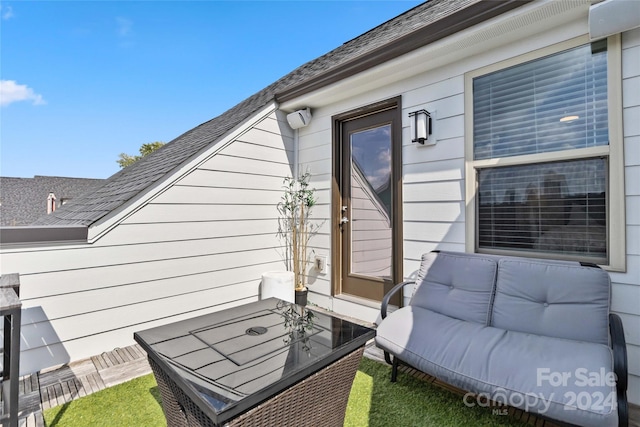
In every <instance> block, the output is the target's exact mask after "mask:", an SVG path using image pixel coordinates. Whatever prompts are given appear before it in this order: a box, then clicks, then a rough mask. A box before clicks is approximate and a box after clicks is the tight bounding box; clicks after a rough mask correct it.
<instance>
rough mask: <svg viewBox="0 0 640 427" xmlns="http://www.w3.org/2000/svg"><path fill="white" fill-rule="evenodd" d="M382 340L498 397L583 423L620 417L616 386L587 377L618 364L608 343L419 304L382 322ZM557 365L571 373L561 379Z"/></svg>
mask: <svg viewBox="0 0 640 427" xmlns="http://www.w3.org/2000/svg"><path fill="white" fill-rule="evenodd" d="M376 344H377V345H378V347H381V348H382V349H384V350H386V351H389V352H391V353H393V354H395V355H397V356H398V357H399V358H400V359H401V360H402V361H404V362H407V363H409V364H410V365H412V366H414V367H415V368H417V369H419V370H421V371H423V372H426V373H428V374H430V375H433V376H435V377H437V378H439V379H441V380H443V381H445V382H447V383H449V384H452V385H454V386H457V387H460V388H462V389H464V390H469V391H472V392H475V393H485V394H486V395H488V397H490V398H492V399H493V400H496V401H500V402H502V403H507V404H510V405H511V406H514V407H518V408H521V409H527V410H530V411H532V412H538V413H542V414H543V415H547V416H549V417H551V418H555V419H558V420H563V421H566V422H570V423H574V424H578V425H584V426H594V427H595V426H598V427H599V426H615V425H617V421H618V419H617V412H616V411H615V410H613V408H612V407H611V406H610V403H613V404H614V405H615V402H616V400H615V386H611V384H610V383H609V384H607V381H602V382H603V383H604V384H591V383H589V384H588V385H586V384H583V380H584V378H583V377H584V376H588V375H589V374H592V373H598V375H599V373H600V372H604V373H605V375H606V373H608V372H611V370H612V363H613V362H612V356H611V351H610V349H609V348H608V347H607V346H605V345H601V344H594V343H588V342H580V341H571V340H565V339H559V338H550V337H541V336H536V335H532V334H527V333H521V332H511V331H506V330H503V329H498V328H494V327H488V326H483V325H480V324H477V323H473V322H466V321H462V320H458V319H454V318H451V317H448V316H444V315H441V314H438V313H435V312H433V311H431V310H427V309H423V308H420V307H414V306H408V307H404V308H402V309H399V310H397V311H395V312H393V313H391V314H390V315H389V316H388V317H387V318H386V319H385V321H384V322H382V324H381V325H380V326H379V327H378V330H377V334H376ZM538 369H540V370H541V371H538ZM577 369H580V371H577ZM556 373H560V375H565V377H566V381H560V383H558V382H556V381H555V378H556V377H555V376H554V375H555V374H556ZM565 373H568V374H565ZM547 374H548V375H547ZM567 375H569V377H567ZM534 396H536V397H535V398H534ZM465 401H466V402H467V403H469V402H471V403H472V404H473V402H474V400H473V398H469V397H467V398H466V399H465ZM576 406H578V407H579V408H580V409H581V410H580V411H576V410H575V407H576Z"/></svg>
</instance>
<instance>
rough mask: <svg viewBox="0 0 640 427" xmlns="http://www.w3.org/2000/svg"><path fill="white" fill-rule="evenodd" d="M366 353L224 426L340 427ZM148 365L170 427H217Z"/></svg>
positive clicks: (346, 359) (351, 356)
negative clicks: (361, 360)
mask: <svg viewBox="0 0 640 427" xmlns="http://www.w3.org/2000/svg"><path fill="white" fill-rule="evenodd" d="M363 351H364V347H361V348H359V349H358V350H356V351H354V352H352V353H350V354H348V355H347V356H345V357H343V358H342V359H340V360H338V361H336V362H334V363H333V364H331V365H329V366H327V367H326V368H323V369H321V370H320V371H318V372H316V373H315V374H312V375H311V376H309V377H307V378H305V379H304V380H302V381H300V382H299V383H297V384H295V385H294V386H292V387H290V388H288V389H287V390H284V391H283V392H281V393H280V394H278V395H276V396H274V397H272V398H270V399H268V400H266V401H264V402H263V403H261V404H260V405H258V406H256V407H255V408H252V409H250V410H249V411H247V412H245V413H244V414H241V415H239V416H238V417H236V418H234V419H232V420H229V421H228V422H227V423H226V424H224V425H225V426H233V427H255V426H268V427H272V426H283V427H286V426H296V427H298V426H309V427H316V426H323V427H332V426H336V427H341V426H342V425H343V423H344V416H345V412H346V410H347V401H348V400H349V392H350V391H351V386H352V384H353V379H354V377H355V374H356V371H357V370H358V366H359V364H360V359H361V358H362V353H363ZM149 363H150V364H151V368H152V369H153V373H154V375H155V378H156V381H157V383H158V387H159V388H160V395H161V397H162V408H163V410H164V414H165V417H166V419H167V426H168V427H183V426H185V427H187V426H188V427H192V426H203V427H205V426H206V427H216V425H215V424H213V422H212V421H211V420H210V419H209V418H208V417H207V416H206V415H205V414H204V413H203V412H202V411H201V410H200V408H199V407H198V406H197V405H196V404H195V403H193V401H192V400H191V399H190V398H189V397H188V396H187V395H186V394H185V393H184V392H183V391H182V390H181V389H180V387H178V386H177V385H176V383H175V382H174V381H173V380H171V379H170V378H169V377H168V376H167V374H165V373H164V371H163V370H162V369H161V368H160V367H159V366H158V365H157V364H156V363H155V362H154V361H153V360H152V359H151V358H149Z"/></svg>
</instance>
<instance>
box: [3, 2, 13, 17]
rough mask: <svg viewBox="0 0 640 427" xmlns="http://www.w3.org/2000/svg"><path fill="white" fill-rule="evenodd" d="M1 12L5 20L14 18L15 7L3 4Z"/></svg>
mask: <svg viewBox="0 0 640 427" xmlns="http://www.w3.org/2000/svg"><path fill="white" fill-rule="evenodd" d="M0 13H1V14H2V19H4V20H5V21H6V20H7V19H11V18H13V8H12V7H11V6H4V7H3V6H2V5H0Z"/></svg>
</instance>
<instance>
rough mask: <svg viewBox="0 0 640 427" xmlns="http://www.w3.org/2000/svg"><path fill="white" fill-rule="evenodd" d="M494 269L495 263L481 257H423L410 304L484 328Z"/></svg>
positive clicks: (450, 254)
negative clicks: (474, 323) (481, 325)
mask: <svg viewBox="0 0 640 427" xmlns="http://www.w3.org/2000/svg"><path fill="white" fill-rule="evenodd" d="M497 267H498V265H497V261H496V260H495V259H492V258H491V257H485V256H482V255H476V254H466V253H458V252H430V253H427V254H424V255H423V256H422V263H421V265H420V271H419V272H418V278H417V281H416V282H417V284H416V288H415V291H414V294H413V297H412V298H411V302H410V304H411V305H415V306H419V307H423V308H426V309H429V310H432V311H435V312H436V313H440V314H444V315H445V316H449V317H453V318H456V319H461V320H468V321H472V322H476V323H480V324H483V325H486V324H488V322H489V313H490V311H491V310H490V307H491V301H492V298H493V290H494V285H495V280H496V272H497Z"/></svg>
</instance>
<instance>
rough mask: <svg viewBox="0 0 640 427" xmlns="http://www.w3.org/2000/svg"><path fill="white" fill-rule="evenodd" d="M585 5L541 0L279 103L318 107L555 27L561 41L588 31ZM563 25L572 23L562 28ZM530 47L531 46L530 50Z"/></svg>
mask: <svg viewBox="0 0 640 427" xmlns="http://www.w3.org/2000/svg"><path fill="white" fill-rule="evenodd" d="M590 4H591V2H590V1H588V0H577V1H553V0H544V1H535V2H532V3H528V4H526V5H524V6H521V7H519V8H517V9H514V10H512V11H509V12H506V13H504V14H503V15H500V16H497V17H494V18H492V19H490V20H488V21H485V22H483V23H481V24H477V25H475V26H473V27H470V28H468V29H465V30H463V31H460V32H458V33H456V34H454V35H451V36H448V37H447V38H444V39H441V40H438V41H436V42H434V43H431V44H429V45H427V46H424V47H422V48H419V49H416V50H414V51H412V52H410V53H407V54H405V55H403V56H401V57H398V58H396V59H393V60H391V61H388V62H386V63H384V64H381V65H378V66H376V67H374V68H371V69H369V70H367V71H363V72H361V73H359V74H357V75H354V76H352V77H349V78H346V79H344V80H341V81H339V82H336V83H333V84H331V85H329V86H326V87H324V88H321V89H318V90H316V91H314V92H310V93H308V94H305V95H302V96H300V97H298V98H295V99H292V100H289V101H286V102H281V103H280V108H282V109H283V110H286V111H290V110H296V109H298V108H302V107H307V106H309V107H311V108H319V107H323V106H326V105H329V104H333V103H337V102H340V101H343V100H346V99H349V98H354V97H356V96H358V95H360V94H362V93H367V92H371V90H373V89H378V88H380V87H383V86H386V85H390V84H393V83H396V82H398V81H401V80H404V79H408V78H411V77H413V76H416V75H419V74H423V73H425V72H428V71H430V70H434V69H437V68H439V67H442V66H445V65H448V64H452V63H455V62H456V61H460V60H464V59H466V58H470V57H472V56H474V55H476V54H478V53H479V52H484V51H488V50H491V49H495V48H498V47H501V46H504V45H508V44H510V43H513V42H515V41H518V40H523V39H524V40H526V39H527V38H529V37H534V36H536V35H539V34H544V33H545V32H547V31H551V30H554V29H555V30H558V29H560V31H562V32H563V34H562V36H561V37H562V38H564V39H571V38H575V37H577V36H579V35H583V34H586V33H587V32H588V27H587V19H588V15H589V6H590ZM568 23H574V24H575V25H567V24H568ZM558 41H561V40H558ZM533 49H535V47H532V50H533Z"/></svg>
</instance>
